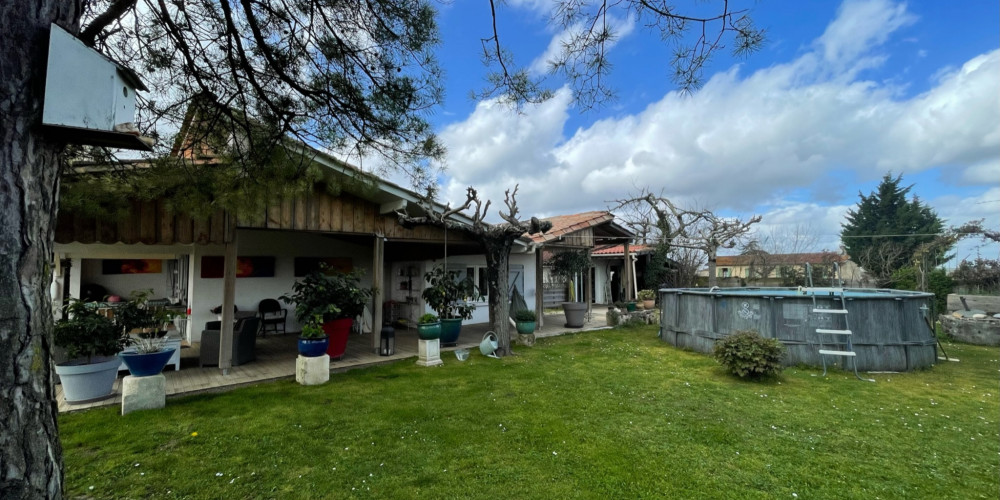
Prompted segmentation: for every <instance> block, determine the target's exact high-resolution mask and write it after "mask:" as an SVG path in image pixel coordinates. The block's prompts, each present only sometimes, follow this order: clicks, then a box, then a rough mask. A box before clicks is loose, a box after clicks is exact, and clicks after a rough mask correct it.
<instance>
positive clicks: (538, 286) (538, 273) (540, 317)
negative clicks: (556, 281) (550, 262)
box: [535, 247, 545, 329]
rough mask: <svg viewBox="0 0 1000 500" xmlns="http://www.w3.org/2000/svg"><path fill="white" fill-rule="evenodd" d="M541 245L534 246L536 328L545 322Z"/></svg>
mask: <svg viewBox="0 0 1000 500" xmlns="http://www.w3.org/2000/svg"><path fill="white" fill-rule="evenodd" d="M542 254H543V252H542V247H536V248H535V316H536V318H537V319H536V321H537V322H538V328H539V329H540V328H542V326H543V325H544V324H545V272H544V269H543V266H544V264H545V263H544V262H543V260H542Z"/></svg>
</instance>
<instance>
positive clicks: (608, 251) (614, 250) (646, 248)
mask: <svg viewBox="0 0 1000 500" xmlns="http://www.w3.org/2000/svg"><path fill="white" fill-rule="evenodd" d="M653 248H654V246H653V245H645V244H642V243H637V244H635V245H629V247H628V251H629V253H634V254H640V253H646V252H652V251H653ZM590 255H593V256H595V257H598V256H602V255H603V256H609V255H610V256H614V255H625V245H611V246H607V247H604V248H599V249H595V250H594V251H593V252H591V253H590Z"/></svg>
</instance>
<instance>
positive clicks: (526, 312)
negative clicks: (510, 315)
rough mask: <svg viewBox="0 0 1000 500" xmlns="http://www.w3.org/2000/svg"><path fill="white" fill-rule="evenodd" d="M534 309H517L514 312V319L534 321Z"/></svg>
mask: <svg viewBox="0 0 1000 500" xmlns="http://www.w3.org/2000/svg"><path fill="white" fill-rule="evenodd" d="M537 319H538V318H536V317H535V311H532V310H531V309H519V310H518V311H517V312H515V313H514V321H529V322H530V321H536V320H537Z"/></svg>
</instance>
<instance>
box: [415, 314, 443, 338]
mask: <svg viewBox="0 0 1000 500" xmlns="http://www.w3.org/2000/svg"><path fill="white" fill-rule="evenodd" d="M417 335H419V336H420V339H421V340H434V339H437V338H440V337H441V321H439V320H438V317H437V316H435V315H433V314H431V313H427V314H424V315H423V316H421V317H420V319H418V320H417Z"/></svg>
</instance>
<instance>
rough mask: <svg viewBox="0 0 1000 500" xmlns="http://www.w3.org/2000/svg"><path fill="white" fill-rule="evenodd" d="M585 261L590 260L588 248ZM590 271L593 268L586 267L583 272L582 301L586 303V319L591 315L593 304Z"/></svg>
mask: <svg viewBox="0 0 1000 500" xmlns="http://www.w3.org/2000/svg"><path fill="white" fill-rule="evenodd" d="M587 260H588V261H589V260H590V249H589V248H588V249H587ZM592 269H593V266H587V269H586V270H585V271H584V272H583V297H584V301H585V302H586V303H587V317H588V318H590V317H591V313H592V310H593V302H594V294H593V293H592V292H593V290H592V289H591V288H592V287H591V281H593V280H591V279H590V271H591V270H592Z"/></svg>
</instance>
